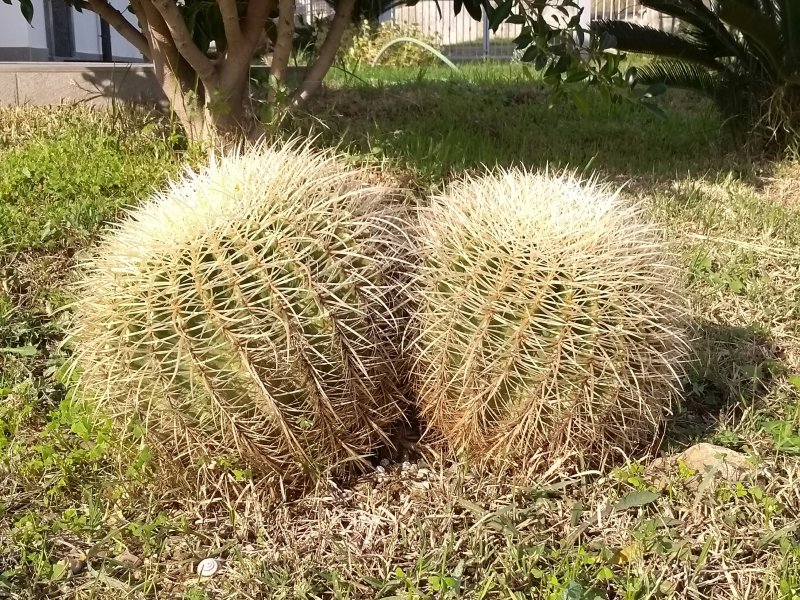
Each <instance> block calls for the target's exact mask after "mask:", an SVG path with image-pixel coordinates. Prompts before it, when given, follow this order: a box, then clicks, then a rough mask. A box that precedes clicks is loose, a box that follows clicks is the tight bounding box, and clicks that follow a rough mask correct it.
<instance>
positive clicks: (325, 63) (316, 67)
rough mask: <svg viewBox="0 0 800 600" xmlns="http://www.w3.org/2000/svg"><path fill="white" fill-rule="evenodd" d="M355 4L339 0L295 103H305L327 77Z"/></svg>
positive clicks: (295, 96) (350, 0) (294, 100)
mask: <svg viewBox="0 0 800 600" xmlns="http://www.w3.org/2000/svg"><path fill="white" fill-rule="evenodd" d="M355 5H356V0H339V2H338V3H337V5H336V14H335V15H334V17H333V20H332V21H331V26H330V29H329V30H328V35H327V36H326V37H325V41H324V42H322V47H321V48H320V50H319V57H318V58H317V61H316V62H315V63H314V64H313V65H312V66H311V68H310V69H309V71H308V74H307V75H306V77H305V79H304V80H303V83H302V84H301V85H300V87H299V88H298V89H297V91H296V92H295V93H294V97H293V103H294V104H295V105H299V104H303V103H304V102H306V101H307V100H308V99H309V98H311V97H312V96H313V95H314V94H316V93H317V91H318V90H319V88H320V86H321V85H322V80H323V79H325V75H327V74H328V71H329V70H330V68H331V65H333V61H334V60H335V59H336V52H337V51H338V50H339V45H340V44H341V43H342V36H343V35H344V32H345V30H346V29H347V25H348V24H349V23H350V19H351V17H352V15H353V8H354V7H355Z"/></svg>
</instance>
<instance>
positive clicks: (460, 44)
mask: <svg viewBox="0 0 800 600" xmlns="http://www.w3.org/2000/svg"><path fill="white" fill-rule="evenodd" d="M580 1H581V4H583V5H584V7H585V11H586V13H585V14H587V15H588V17H589V18H590V19H592V20H594V19H622V20H625V21H632V22H636V23H641V24H643V25H650V26H652V27H656V28H658V29H661V30H665V31H672V30H673V29H674V26H675V24H674V22H673V21H672V20H671V19H667V18H664V17H663V16H662V15H661V14H660V13H658V12H656V11H653V10H649V9H645V8H642V7H641V6H640V5H639V3H638V1H637V0H580ZM438 5H439V7H438V8H437V3H436V2H434V0H420V1H419V2H418V3H417V4H415V5H414V6H399V7H396V8H394V9H392V10H390V11H388V12H386V13H384V14H383V15H382V16H381V18H380V21H381V22H391V23H397V24H408V25H415V26H417V27H418V28H419V29H420V30H421V31H422V32H423V33H424V34H425V35H427V36H431V37H432V38H434V39H436V40H437V41H438V42H439V43H440V44H441V46H442V52H443V53H444V54H445V55H446V56H447V57H448V58H449V59H451V60H477V59H495V60H504V59H506V60H507V59H510V58H511V57H512V55H513V52H514V45H513V44H512V40H513V39H514V38H515V37H517V36H518V35H519V32H520V29H521V26H520V25H511V24H503V25H501V26H500V27H499V29H498V30H497V31H496V32H495V31H492V30H491V29H490V28H489V23H488V21H487V19H486V17H485V16H484V19H483V20H482V21H475V20H474V19H473V18H472V17H470V16H469V14H467V12H466V10H462V11H461V12H460V14H458V15H455V14H454V9H453V0H439V2H438ZM440 9H441V13H440V12H439V10H440ZM330 11H331V9H330V6H329V5H328V4H327V3H325V2H324V1H323V0H298V2H297V13H298V14H299V15H302V17H303V18H304V19H305V20H306V21H307V22H311V21H312V20H313V19H314V18H315V17H320V16H325V15H328V14H330Z"/></svg>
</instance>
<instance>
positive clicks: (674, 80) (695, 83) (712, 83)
mask: <svg viewBox="0 0 800 600" xmlns="http://www.w3.org/2000/svg"><path fill="white" fill-rule="evenodd" d="M636 80H637V82H639V83H642V84H644V85H652V84H654V83H665V84H667V86H669V87H676V88H682V89H687V90H692V91H695V92H699V93H701V94H705V95H707V96H710V97H712V98H715V97H716V96H717V94H718V93H719V91H720V81H721V80H720V78H719V77H718V76H715V74H714V73H713V72H712V71H711V70H709V69H708V68H706V67H704V66H702V65H697V64H693V63H688V62H685V61H681V60H670V59H664V60H658V61H655V62H652V63H650V64H647V65H644V66H643V67H640V68H639V69H638V71H637V74H636Z"/></svg>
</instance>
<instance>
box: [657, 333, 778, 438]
mask: <svg viewBox="0 0 800 600" xmlns="http://www.w3.org/2000/svg"><path fill="white" fill-rule="evenodd" d="M697 334H698V338H697V341H696V343H695V353H696V356H697V360H696V361H695V363H694V364H693V365H692V367H691V369H690V372H689V382H688V385H687V387H686V392H685V394H684V403H683V406H681V408H680V410H679V412H678V413H677V414H676V415H675V417H674V418H673V420H672V422H671V423H670V424H669V426H668V431H667V439H666V441H667V444H668V445H672V444H674V445H679V446H685V445H689V444H692V443H696V442H699V441H703V440H706V441H708V440H711V439H715V440H716V441H717V442H719V443H721V444H723V445H726V446H734V447H736V446H737V445H738V441H737V439H735V438H732V439H728V438H727V437H726V434H725V433H724V430H725V429H726V427H725V424H726V423H736V422H739V421H740V420H741V418H742V417H743V415H744V413H745V412H746V411H747V410H748V409H752V408H755V409H758V408H760V407H761V406H762V405H763V404H764V401H765V399H766V398H767V397H768V396H769V395H770V392H771V390H772V386H773V384H774V379H773V376H774V375H775V374H776V373H778V372H779V371H780V370H781V350H780V348H779V347H778V346H777V345H776V344H775V342H774V341H773V340H772V339H771V338H770V337H769V335H768V334H766V333H765V332H764V331H763V330H762V329H760V328H758V327H754V326H747V327H732V326H728V325H721V324H718V323H713V322H710V321H704V322H701V323H700V324H699V325H698V331H697Z"/></svg>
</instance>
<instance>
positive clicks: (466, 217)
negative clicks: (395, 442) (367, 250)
mask: <svg viewBox="0 0 800 600" xmlns="http://www.w3.org/2000/svg"><path fill="white" fill-rule="evenodd" d="M419 223H420V224H419V231H417V233H416V236H415V239H416V244H417V248H416V255H417V256H418V260H419V265H418V269H417V273H416V276H415V278H414V284H413V285H412V286H410V296H411V300H412V302H411V306H412V311H413V314H412V320H411V334H410V335H409V339H411V340H412V341H411V346H410V359H411V361H412V364H413V367H412V368H413V371H414V380H415V382H416V395H417V401H418V403H419V405H420V408H421V413H422V415H423V416H424V417H425V419H426V421H427V422H428V424H429V425H430V426H432V427H433V429H434V430H436V431H438V432H439V433H440V434H441V435H442V436H443V437H444V438H445V440H446V441H447V442H449V444H450V445H451V446H452V447H453V448H454V449H455V450H456V451H458V452H465V453H466V454H468V455H469V456H470V457H471V458H473V459H475V460H477V461H479V462H482V461H490V462H492V463H494V464H499V463H504V464H506V465H515V464H516V465H519V464H522V463H525V464H530V463H531V461H536V460H539V459H541V458H545V459H547V460H552V459H556V458H569V457H573V458H574V457H576V456H579V455H580V456H581V458H582V460H584V461H585V462H587V463H599V462H602V461H604V460H605V459H606V458H608V455H609V453H610V452H621V453H626V452H629V451H634V450H636V449H642V448H643V447H647V446H652V445H653V444H654V440H655V439H656V435H657V431H658V429H659V426H660V425H661V424H662V423H663V420H664V418H665V415H666V414H667V413H668V412H669V410H670V406H671V402H672V400H673V398H674V396H675V394H676V392H677V391H678V389H679V387H680V378H681V375H682V372H683V365H684V363H685V361H686V359H687V356H688V343H687V337H686V336H687V334H686V330H685V328H684V326H683V322H684V314H685V311H684V310H683V308H682V302H681V298H680V297H679V295H678V293H677V291H676V288H675V283H676V273H675V271H674V269H673V268H672V267H671V266H670V264H669V255H668V253H667V252H666V251H665V247H664V245H663V244H662V243H661V242H660V241H659V232H658V231H657V230H656V228H654V227H653V226H651V225H648V224H646V223H645V222H644V220H643V219H642V218H641V216H640V214H639V212H638V211H637V209H635V208H631V207H628V206H626V205H624V204H623V203H622V202H621V201H620V200H619V199H618V198H617V197H616V195H614V194H611V193H609V191H608V190H607V189H606V188H604V187H603V186H600V185H598V184H597V182H595V181H581V180H579V179H578V178H576V177H575V176H574V175H572V174H569V173H563V174H560V175H555V176H553V175H552V174H546V173H545V174H532V173H527V172H524V171H507V172H502V173H500V174H499V175H498V176H485V177H481V178H467V179H465V180H462V181H461V182H459V183H456V184H455V185H453V186H452V188H451V189H450V190H449V192H448V193H446V194H445V195H443V196H440V197H437V198H434V199H433V201H432V203H431V205H430V206H429V207H427V208H424V209H421V214H420V218H419Z"/></svg>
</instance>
